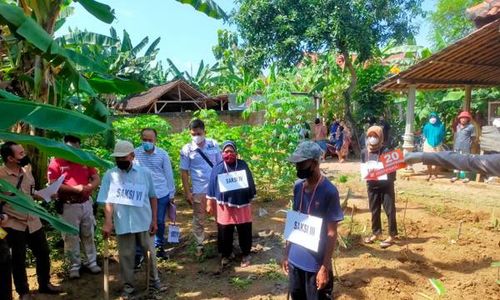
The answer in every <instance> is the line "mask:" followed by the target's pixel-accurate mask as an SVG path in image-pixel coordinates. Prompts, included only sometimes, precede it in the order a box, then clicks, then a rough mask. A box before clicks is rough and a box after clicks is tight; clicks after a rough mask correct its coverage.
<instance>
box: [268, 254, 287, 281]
mask: <svg viewBox="0 0 500 300" xmlns="http://www.w3.org/2000/svg"><path fill="white" fill-rule="evenodd" d="M264 277H265V278H266V279H267V280H276V281H285V280H286V279H287V277H286V275H285V274H283V272H282V271H281V265H280V264H279V263H278V261H276V259H274V258H271V259H270V260H269V263H267V264H265V265H264Z"/></svg>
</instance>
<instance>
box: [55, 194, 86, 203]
mask: <svg viewBox="0 0 500 300" xmlns="http://www.w3.org/2000/svg"><path fill="white" fill-rule="evenodd" d="M89 199H90V198H89V197H78V196H69V197H68V196H66V197H64V198H63V199H60V200H61V201H63V202H64V203H66V204H82V203H85V202H87V201H89Z"/></svg>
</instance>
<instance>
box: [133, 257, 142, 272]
mask: <svg viewBox="0 0 500 300" xmlns="http://www.w3.org/2000/svg"><path fill="white" fill-rule="evenodd" d="M143 262H144V256H143V255H136V256H135V266H134V269H135V270H140V269H141V268H142V263H143Z"/></svg>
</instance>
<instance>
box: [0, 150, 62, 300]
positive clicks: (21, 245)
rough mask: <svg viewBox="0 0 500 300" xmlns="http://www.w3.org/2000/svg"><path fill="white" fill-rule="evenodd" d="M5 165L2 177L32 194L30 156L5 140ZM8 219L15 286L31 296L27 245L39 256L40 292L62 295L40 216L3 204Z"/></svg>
mask: <svg viewBox="0 0 500 300" xmlns="http://www.w3.org/2000/svg"><path fill="white" fill-rule="evenodd" d="M0 153H1V156H2V160H3V162H4V166H2V167H0V179H3V180H5V181H7V182H9V183H10V184H12V185H13V186H15V187H17V189H19V190H20V191H22V192H23V193H24V194H26V195H27V196H30V197H32V196H33V191H34V187H35V179H34V178H33V175H32V174H31V167H30V165H29V163H30V160H29V157H28V156H27V155H26V154H25V152H24V149H23V147H22V146H21V145H18V144H16V143H14V142H6V143H4V144H3V145H2V146H1V148H0ZM3 211H4V213H5V214H6V215H7V216H8V219H7V220H6V221H4V222H3V223H2V227H3V228H4V229H5V230H6V231H7V242H8V244H9V247H10V248H11V251H12V265H13V266H16V267H14V268H13V269H12V275H13V278H14V285H15V287H16V291H17V293H18V294H19V298H20V299H21V300H25V299H31V297H30V294H29V285H28V277H27V275H26V268H24V267H23V266H25V265H26V246H28V247H29V248H30V249H31V252H32V253H33V255H34V256H35V259H36V275H37V279H38V291H39V292H40V293H45V294H59V293H61V292H62V289H61V288H60V287H58V286H54V285H52V284H50V258H49V253H50V251H49V246H48V244H47V238H46V237H45V232H44V230H43V228H42V223H41V222H40V218H39V217H36V216H33V215H30V214H26V213H20V212H17V211H15V210H14V209H12V207H11V206H10V205H8V204H6V205H4V207H3Z"/></svg>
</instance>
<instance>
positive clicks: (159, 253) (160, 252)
mask: <svg viewBox="0 0 500 300" xmlns="http://www.w3.org/2000/svg"><path fill="white" fill-rule="evenodd" d="M156 258H158V259H168V258H169V257H168V255H167V253H166V252H165V250H164V249H163V248H162V247H159V248H158V249H157V250H156Z"/></svg>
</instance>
